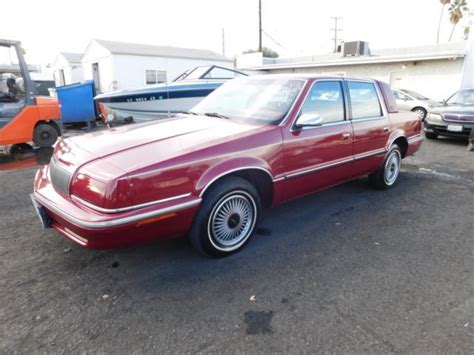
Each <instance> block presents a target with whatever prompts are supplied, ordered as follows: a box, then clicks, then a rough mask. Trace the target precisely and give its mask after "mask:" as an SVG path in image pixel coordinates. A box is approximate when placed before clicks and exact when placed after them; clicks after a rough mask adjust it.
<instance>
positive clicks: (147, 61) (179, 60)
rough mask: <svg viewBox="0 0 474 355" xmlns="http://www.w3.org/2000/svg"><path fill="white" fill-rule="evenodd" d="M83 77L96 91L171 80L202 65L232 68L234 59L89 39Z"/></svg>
mask: <svg viewBox="0 0 474 355" xmlns="http://www.w3.org/2000/svg"><path fill="white" fill-rule="evenodd" d="M81 65H82V73H83V80H94V82H95V86H96V90H97V92H106V91H111V90H117V89H125V88H132V87H140V86H144V85H151V84H156V83H161V82H167V81H172V80H173V79H175V78H176V77H177V76H178V75H179V74H181V73H182V72H184V71H185V70H188V69H191V68H194V67H196V66H201V65H219V66H222V67H226V68H233V67H234V65H233V62H232V60H231V59H228V58H226V57H224V56H222V55H220V54H217V53H214V52H212V51H208V50H201V49H190V48H177V47H169V46H153V45H145V44H136V43H123V42H112V41H103V40H97V39H95V40H92V41H91V42H90V43H89V45H88V46H87V48H86V51H85V52H84V54H83V55H82V58H81Z"/></svg>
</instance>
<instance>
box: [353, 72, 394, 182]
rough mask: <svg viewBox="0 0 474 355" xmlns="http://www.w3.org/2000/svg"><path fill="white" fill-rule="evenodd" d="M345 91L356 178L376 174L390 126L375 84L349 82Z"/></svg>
mask: <svg viewBox="0 0 474 355" xmlns="http://www.w3.org/2000/svg"><path fill="white" fill-rule="evenodd" d="M346 88H347V92H348V96H349V107H350V120H351V122H352V129H353V134H354V166H353V173H354V177H355V176H361V175H364V174H368V173H371V172H373V171H374V170H376V169H377V168H378V167H379V166H380V164H381V163H382V162H383V159H384V156H385V146H386V144H387V141H388V138H389V135H390V122H389V120H388V115H387V114H386V112H385V109H384V107H383V101H382V99H381V97H382V95H381V92H380V90H379V88H378V86H377V85H376V84H375V83H374V82H372V81H363V80H357V81H356V80H347V81H346Z"/></svg>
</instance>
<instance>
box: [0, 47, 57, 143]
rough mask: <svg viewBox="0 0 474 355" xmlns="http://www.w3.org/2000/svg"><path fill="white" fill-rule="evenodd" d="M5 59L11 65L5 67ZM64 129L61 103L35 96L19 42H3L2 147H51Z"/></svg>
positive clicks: (0, 75)
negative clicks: (27, 145)
mask: <svg viewBox="0 0 474 355" xmlns="http://www.w3.org/2000/svg"><path fill="white" fill-rule="evenodd" d="M14 58H16V59H17V65H15V64H16V63H15V60H14ZM2 59H6V60H7V61H10V63H9V64H8V65H4V64H2ZM3 63H4V61H3ZM13 63H15V64H13ZM61 128H62V122H61V111H60V105H59V102H58V100H57V99H55V98H52V97H47V96H35V84H34V82H33V81H32V80H31V78H30V73H29V71H28V67H27V65H26V62H25V59H24V57H23V49H22V48H21V45H20V42H18V41H11V40H2V39H0V146H6V147H15V146H16V147H21V146H25V145H26V143H28V142H33V143H34V144H35V145H37V146H39V147H51V146H52V145H53V144H54V143H55V142H56V140H57V139H58V136H60V135H61Z"/></svg>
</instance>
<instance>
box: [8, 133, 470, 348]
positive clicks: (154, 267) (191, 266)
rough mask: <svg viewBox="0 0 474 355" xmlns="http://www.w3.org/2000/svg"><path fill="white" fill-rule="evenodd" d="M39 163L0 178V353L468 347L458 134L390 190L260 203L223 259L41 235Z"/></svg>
mask: <svg viewBox="0 0 474 355" xmlns="http://www.w3.org/2000/svg"><path fill="white" fill-rule="evenodd" d="M9 163H11V162H9ZM33 165H34V164H33V163H32V164H30V165H28V164H26V165H21V166H19V167H18V168H15V166H14V165H13V168H11V169H4V170H7V171H2V172H0V197H1V204H0V226H1V227H0V236H1V237H0V353H10V352H16V353H30V352H33V353H56V352H71V351H72V352H91V353H96V352H106V353H125V352H127V353H129V352H135V353H137V352H138V353H141V352H147V353H149V352H157V353H185V352H252V353H253V352H291V353H294V352H331V353H380V352H405V353H450V354H454V353H473V352H474V225H473V224H474V196H473V194H474V152H468V151H467V150H466V142H465V141H458V140H450V139H439V140H436V141H426V142H425V144H424V146H423V147H422V149H421V151H420V152H419V153H418V154H417V155H416V156H415V157H410V158H408V159H406V160H404V163H403V172H402V174H401V176H400V179H399V181H398V183H397V185H396V186H395V187H394V188H392V189H390V190H388V191H376V190H373V189H371V188H370V187H369V186H368V183H367V179H359V180H357V181H353V182H349V183H346V184H344V185H341V186H339V187H336V188H332V189H329V190H326V191H323V192H320V193H317V194H314V195H312V196H309V197H306V198H303V199H300V200H297V201H293V202H291V203H288V204H285V205H283V206H280V207H278V208H276V209H273V210H269V211H267V212H266V215H265V217H264V220H263V221H262V224H261V226H260V228H259V229H258V233H257V235H256V236H255V237H254V239H253V240H252V241H251V242H250V243H249V244H248V246H247V247H246V248H245V249H244V250H243V251H242V252H240V253H238V254H236V255H233V256H231V257H227V258H224V259H209V258H204V257H201V256H200V255H198V254H196V253H195V252H194V251H193V249H192V248H191V247H190V246H189V244H188V242H187V241H186V239H184V238H182V239H177V240H173V241H169V242H165V243H156V244H153V245H148V246H141V247H136V248H130V249H120V250H106V251H91V250H85V249H82V248H81V247H79V246H76V245H75V244H72V243H71V242H69V241H67V240H66V239H64V238H62V237H61V236H60V235H59V234H58V233H57V232H55V231H54V230H43V229H41V227H40V224H39V221H38V219H37V217H36V215H35V212H34V211H33V208H32V206H31V202H30V200H29V197H28V194H29V193H30V192H31V189H32V180H33V176H34V173H35V168H34V167H32V166H33ZM0 167H1V165H0ZM19 169H21V170H19ZM0 170H1V169H0Z"/></svg>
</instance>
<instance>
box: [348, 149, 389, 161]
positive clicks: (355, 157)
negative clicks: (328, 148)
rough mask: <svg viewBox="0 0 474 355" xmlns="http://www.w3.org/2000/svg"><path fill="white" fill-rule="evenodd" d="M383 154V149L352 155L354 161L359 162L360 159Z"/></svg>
mask: <svg viewBox="0 0 474 355" xmlns="http://www.w3.org/2000/svg"><path fill="white" fill-rule="evenodd" d="M385 152H386V150H385V148H380V149H374V150H369V151H368V152H365V153H359V154H356V155H354V160H360V159H364V158H369V157H372V156H374V155H379V154H385Z"/></svg>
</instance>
